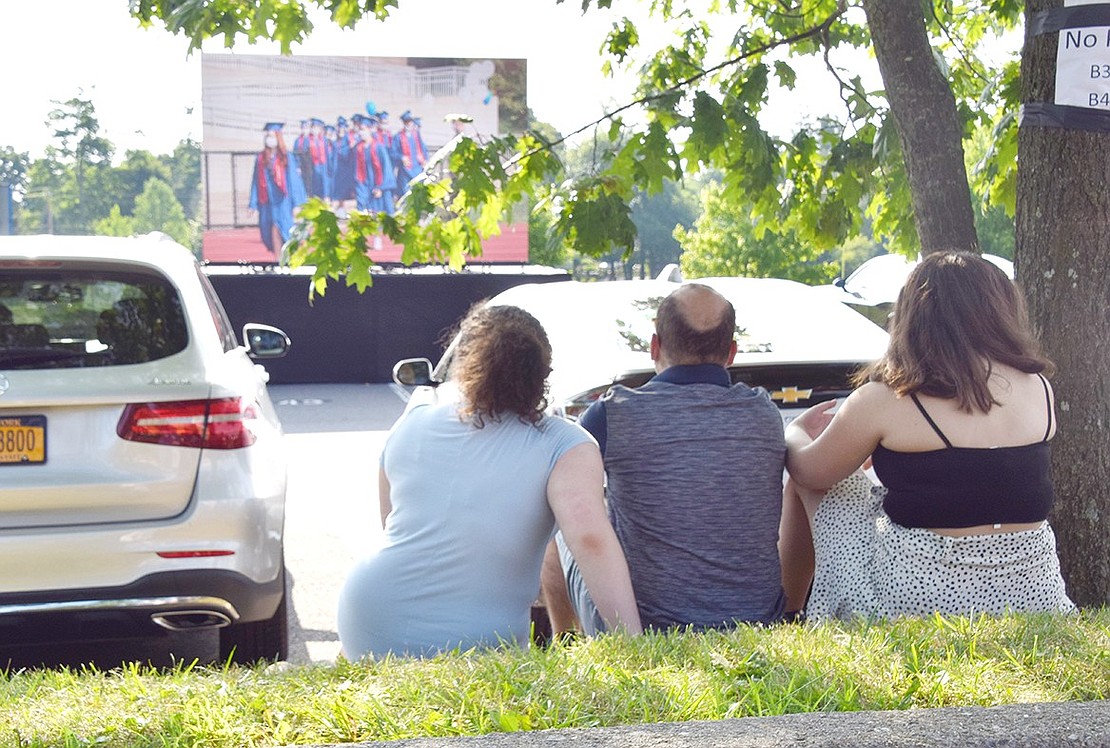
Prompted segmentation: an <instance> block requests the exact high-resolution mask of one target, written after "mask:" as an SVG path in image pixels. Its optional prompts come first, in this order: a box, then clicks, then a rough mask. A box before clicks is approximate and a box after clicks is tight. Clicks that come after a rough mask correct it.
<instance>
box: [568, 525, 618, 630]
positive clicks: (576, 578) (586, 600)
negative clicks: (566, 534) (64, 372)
mask: <svg viewBox="0 0 1110 748" xmlns="http://www.w3.org/2000/svg"><path fill="white" fill-rule="evenodd" d="M555 545H556V546H557V547H558V549H559V563H560V564H561V565H562V567H563V578H564V579H566V580H567V594H568V595H570V604H571V606H573V607H574V612H575V614H577V616H578V623H579V625H580V626H581V627H582V629H581V631H582V633H583V634H585V635H586V636H595V635H596V634H602V633H605V631H606V630H607V629H606V627H605V621H603V620H602V619H601V614H599V613H598V612H597V606H596V605H594V601H593V598H592V597H590V592H589V590H587V589H586V582H585V580H583V579H582V572H581V571H580V570H579V568H578V562H577V561H575V560H574V556H572V555H571V553H570V548H567V544H566V542H565V541H564V540H563V533H561V532H557V533H555Z"/></svg>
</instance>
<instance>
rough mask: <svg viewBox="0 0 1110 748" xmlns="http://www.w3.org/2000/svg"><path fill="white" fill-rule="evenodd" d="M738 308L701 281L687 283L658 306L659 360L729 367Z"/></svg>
mask: <svg viewBox="0 0 1110 748" xmlns="http://www.w3.org/2000/svg"><path fill="white" fill-rule="evenodd" d="M735 331H736V310H735V309H733V308H732V304H731V303H730V302H729V300H728V299H726V298H725V297H724V296H721V294H719V293H717V292H716V291H714V290H713V289H712V288H710V287H709V286H704V285H702V284H700V283H687V284H684V285H683V286H681V287H680V288H678V289H677V290H675V291H673V292H672V293H671V294H670V295H669V296H667V298H665V299H664V300H663V303H662V304H660V305H659V312H658V313H657V314H656V317H655V334H656V337H657V339H658V345H659V349H660V350H659V359H661V361H662V363H664V364H665V365H667V366H674V365H676V364H720V365H722V366H727V365H728V363H729V360H730V359H731V357H732V353H733V348H732V345H733V337H734V334H735Z"/></svg>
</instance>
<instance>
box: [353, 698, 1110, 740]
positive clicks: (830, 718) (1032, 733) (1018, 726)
mask: <svg viewBox="0 0 1110 748" xmlns="http://www.w3.org/2000/svg"><path fill="white" fill-rule="evenodd" d="M357 745H361V746H367V748H369V746H371V745H372V746H373V748H525V747H527V748H847V747H851V748H926V747H927V748H1062V747H1066V748H1081V747H1082V748H1087V747H1088V746H1090V747H1094V746H1110V705H1108V704H1107V702H1103V701H1092V702H1075V703H1065V704H1059V703H1050V704H1014V705H1009V706H997V707H950V708H944V709H911V710H908V711H897V712H889V711H888V712H832V713H828V712H821V713H816V714H789V715H784V716H781V717H749V718H746V719H726V720H720V721H713V722H678V723H664V724H656V725H634V726H630V727H611V728H597V729H584V730H542V731H537V732H517V733H496V734H492V735H487V736H483V737H477V738H428V739H421V740H398V741H389V742H375V743H373V744H371V743H359V744H357Z"/></svg>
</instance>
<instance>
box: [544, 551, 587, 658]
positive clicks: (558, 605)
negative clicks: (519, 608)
mask: <svg viewBox="0 0 1110 748" xmlns="http://www.w3.org/2000/svg"><path fill="white" fill-rule="evenodd" d="M540 599H541V600H543V604H544V607H546V608H547V617H548V619H549V620H550V621H551V635H552V636H553V637H556V638H557V637H558V636H559V635H560V634H564V633H566V632H568V631H577V630H578V629H579V625H578V616H577V615H576V614H575V612H574V606H573V605H571V602H570V595H569V594H568V592H567V580H566V577H565V576H563V565H562V564H561V563H560V562H559V549H558V548H557V547H556V546H555V541H554V540H552V541H551V542H549V543H548V544H547V550H546V551H545V552H544V555H543V568H542V569H541V570H540Z"/></svg>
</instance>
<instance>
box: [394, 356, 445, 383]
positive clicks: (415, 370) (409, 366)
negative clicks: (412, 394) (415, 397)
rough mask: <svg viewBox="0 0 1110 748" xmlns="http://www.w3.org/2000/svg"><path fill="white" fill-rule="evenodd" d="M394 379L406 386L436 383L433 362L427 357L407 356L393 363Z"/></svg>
mask: <svg viewBox="0 0 1110 748" xmlns="http://www.w3.org/2000/svg"><path fill="white" fill-rule="evenodd" d="M393 381H394V382H396V383H397V384H403V385H405V386H406V387H422V386H426V385H432V384H435V382H434V381H433V380H432V362H431V361H429V360H428V359H426V358H406V359H402V360H401V361H398V362H397V363H396V364H394V365H393Z"/></svg>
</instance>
